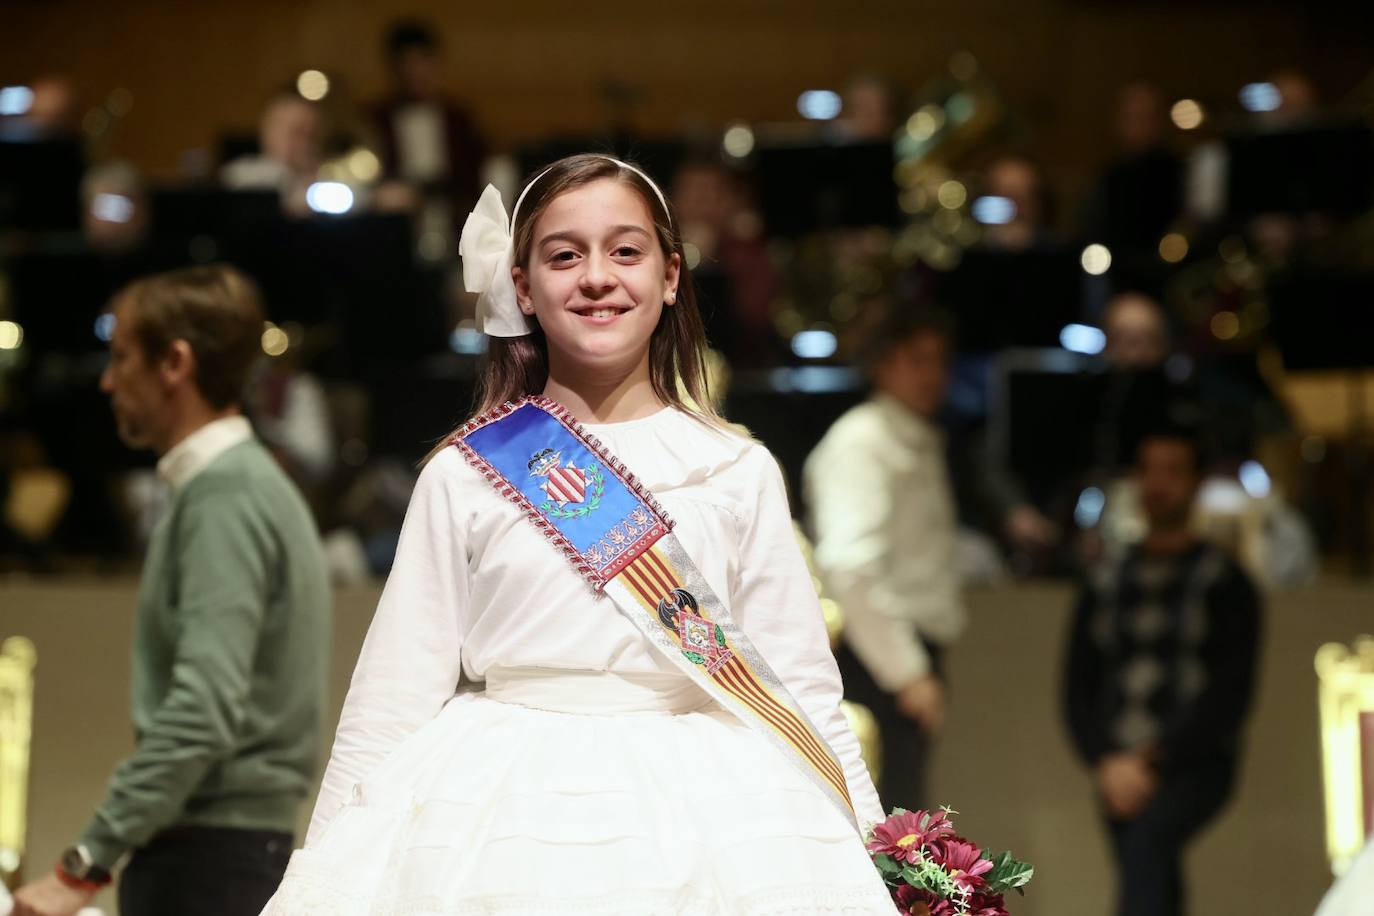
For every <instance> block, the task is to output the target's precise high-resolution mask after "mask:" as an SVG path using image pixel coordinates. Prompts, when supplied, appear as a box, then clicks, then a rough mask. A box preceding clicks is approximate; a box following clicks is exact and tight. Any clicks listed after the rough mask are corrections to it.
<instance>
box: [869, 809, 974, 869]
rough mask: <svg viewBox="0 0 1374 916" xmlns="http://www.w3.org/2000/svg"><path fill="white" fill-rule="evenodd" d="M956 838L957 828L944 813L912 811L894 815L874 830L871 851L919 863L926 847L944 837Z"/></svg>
mask: <svg viewBox="0 0 1374 916" xmlns="http://www.w3.org/2000/svg"><path fill="white" fill-rule="evenodd" d="M953 835H954V825H953V824H951V823H950V822H949V819H948V818H946V817H945V815H944V813H943V812H940V811H936V812H934V813H932V812H929V811H908V812H906V813H905V814H894V815H892V816H891V817H889V818H888V819H887V820H885V821H883V822H882V823H881V824H877V825H875V826H874V828H873V836H872V838H871V839H870V840H869V841H868V851H869V852H871V853H873V854H875V855H882V854H884V853H886V854H887V855H890V856H892V858H894V859H896V860H897V861H898V862H907V863H911V862H915V861H916V860H917V859H918V858H920V852H921V850H922V849H924V848H925V847H927V846H929V845H930V844H932V843H934V842H935V841H936V840H939V839H941V838H942V837H948V836H953Z"/></svg>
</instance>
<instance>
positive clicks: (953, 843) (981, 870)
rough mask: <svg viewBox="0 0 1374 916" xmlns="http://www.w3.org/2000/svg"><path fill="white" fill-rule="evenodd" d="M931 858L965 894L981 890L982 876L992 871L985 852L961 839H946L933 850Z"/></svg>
mask: <svg viewBox="0 0 1374 916" xmlns="http://www.w3.org/2000/svg"><path fill="white" fill-rule="evenodd" d="M931 857H932V858H933V859H934V860H935V861H936V862H938V863H939V864H940V865H943V866H944V869H945V871H947V872H949V876H950V878H952V879H953V880H954V883H955V884H957V885H959V888H960V889H961V890H963V891H964V892H965V893H970V892H972V891H976V890H978V889H979V888H981V887H982V886H983V884H984V882H983V879H982V877H981V876H982V875H984V874H986V873H987V872H989V871H991V870H992V863H991V862H989V861H988V860H987V859H985V858H983V851H982V850H981V849H979V848H978V847H977V846H974V845H973V844H972V843H970V842H969V841H968V840H965V839H962V838H960V837H945V838H944V839H941V840H940V841H939V842H937V843H936V844H935V845H934V846H933V847H932V848H931Z"/></svg>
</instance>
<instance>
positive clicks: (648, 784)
mask: <svg viewBox="0 0 1374 916" xmlns="http://www.w3.org/2000/svg"><path fill="white" fill-rule="evenodd" d="M588 430H589V432H591V433H592V434H593V435H595V436H597V437H598V438H600V439H601V440H602V442H603V443H604V444H605V445H606V447H607V448H608V449H610V451H611V452H612V454H614V455H616V456H617V457H619V458H620V460H621V461H623V462H625V464H627V465H628V466H629V467H630V469H631V470H632V471H634V472H635V473H636V474H638V475H639V476H640V478H641V480H642V481H643V482H644V484H645V485H646V486H648V487H649V489H650V490H652V491H653V493H654V494H655V496H657V497H658V499H659V500H660V502H661V503H662V504H663V507H664V509H665V510H666V511H667V512H668V514H669V515H670V516H671V517H672V518H673V519H674V521H675V522H676V524H677V527H676V534H677V536H678V538H679V539H680V540H681V541H682V543H683V545H684V546H685V547H686V549H687V551H688V552H689V553H690V555H691V556H692V557H693V558H694V559H695V560H696V563H697V566H698V568H699V569H700V570H701V572H702V573H703V574H704V576H705V578H706V580H707V581H708V582H709V583H710V585H711V587H712V588H713V589H714V590H715V592H716V594H717V595H718V596H720V598H721V599H722V600H723V601H725V602H726V603H727V604H728V605H729V607H730V609H731V612H732V613H733V614H734V616H735V620H736V621H737V622H738V624H739V625H740V627H741V628H742V629H743V630H744V631H745V633H747V634H748V635H749V637H750V639H751V640H752V641H753V642H754V644H755V645H756V646H757V647H758V649H759V651H760V652H761V653H762V654H763V656H764V657H765V658H766V659H767V660H768V661H769V662H770V663H771V665H772V666H773V668H774V670H776V671H777V673H778V674H779V676H780V677H781V678H782V680H783V681H784V682H785V684H786V685H787V687H788V689H789V690H790V691H791V692H792V694H793V696H795V697H796V698H797V700H798V701H799V702H800V703H801V705H802V707H803V708H804V709H805V710H806V712H807V715H808V716H809V717H810V718H811V720H812V722H814V723H815V724H816V726H817V728H818V729H819V730H820V732H821V734H822V735H823V736H824V738H825V739H826V740H827V741H828V742H829V744H830V746H831V747H832V748H833V749H834V751H835V753H836V755H837V756H838V758H839V760H840V762H841V763H842V764H843V766H844V770H845V775H846V778H847V780H848V783H849V790H850V794H851V795H852V797H853V799H854V802H855V806H856V808H857V810H858V816H859V820H860V822H861V823H862V824H865V825H867V824H868V823H871V822H872V821H874V820H878V819H880V818H881V817H882V811H881V808H880V806H879V803H878V798H877V795H876V793H875V792H874V790H873V784H872V782H871V781H870V780H869V777H868V774H867V772H866V770H865V769H864V765H863V762H862V760H861V759H860V757H859V748H858V742H857V741H856V740H855V738H854V735H853V733H852V732H851V731H850V730H849V727H848V725H847V724H846V723H845V720H844V718H843V716H842V714H841V712H840V710H839V705H838V704H839V701H840V694H841V686H840V677H839V673H838V671H837V669H836V667H835V662H834V660H833V658H832V657H831V655H830V650H829V646H828V641H827V638H826V633H825V628H824V625H823V622H822V619H821V613H820V609H819V606H818V603H817V600H816V594H815V590H814V587H813V585H812V582H811V577H810V575H809V573H808V571H807V568H806V565H805V563H804V562H803V560H802V557H801V554H800V552H799V551H798V548H797V545H796V541H795V539H794V535H793V531H792V523H791V519H790V516H789V513H788V510H787V497H786V494H785V492H784V489H783V484H782V478H781V475H780V474H779V472H778V468H777V465H776V464H775V462H774V460H773V458H772V456H771V455H770V454H769V453H768V452H767V451H766V450H765V449H764V448H763V447H762V446H760V445H758V444H757V443H754V442H751V441H750V440H748V439H745V438H743V437H741V436H737V435H733V434H731V433H726V432H721V431H715V430H711V429H708V428H707V427H705V426H703V425H702V424H700V423H698V422H697V421H695V420H693V419H691V418H690V417H688V416H686V415H685V414H682V413H680V412H677V411H674V410H671V409H665V410H662V411H660V412H659V413H657V414H655V415H653V416H651V417H648V418H646V419H643V420H635V421H631V422H628V423H618V424H606V425H592V426H588ZM460 673H461V680H462V683H463V686H460ZM892 912H893V905H892V903H891V900H890V898H889V896H888V894H887V892H886V890H885V889H884V887H883V884H882V882H881V880H880V879H879V878H878V876H877V873H876V871H875V870H874V868H873V866H872V864H871V863H870V862H869V859H868V856H867V854H866V853H865V851H864V848H863V844H862V842H861V841H860V838H859V835H858V833H857V832H856V831H855V829H854V828H853V827H852V826H851V825H850V824H849V822H848V821H847V820H846V819H845V818H844V816H843V815H842V814H841V813H840V812H839V810H838V809H836V808H835V807H834V805H833V803H832V802H831V801H829V800H828V799H827V798H826V797H825V796H824V795H822V794H821V792H820V791H819V790H818V789H817V788H815V787H814V786H813V785H812V783H810V782H809V781H808V780H807V778H806V777H805V776H804V775H803V774H802V773H801V772H800V771H799V770H798V768H797V767H795V766H794V765H793V764H792V763H791V762H790V761H788V760H786V759H785V758H784V757H783V756H782V755H781V754H780V753H779V752H778V751H777V750H776V749H775V748H773V747H772V746H770V745H769V744H767V743H766V742H765V741H764V740H763V739H762V738H760V737H759V736H757V735H756V734H755V733H754V732H753V731H751V730H750V729H749V728H748V727H746V726H745V725H743V724H742V723H741V722H739V721H738V720H737V719H736V718H735V717H734V716H733V715H732V714H730V713H729V712H727V711H725V710H724V709H723V708H721V707H720V706H719V705H717V704H716V703H715V701H713V700H711V699H710V698H709V697H708V696H707V695H706V694H705V693H704V692H702V691H701V689H700V688H698V687H697V686H696V684H695V683H693V682H692V681H691V680H690V679H689V678H688V677H687V676H686V675H685V674H683V673H681V672H680V671H679V670H678V669H677V668H676V667H674V666H673V665H672V664H671V663H670V662H668V661H667V660H666V659H663V658H661V657H660V656H659V655H658V654H657V653H656V650H655V649H654V648H653V647H652V646H650V645H649V644H648V643H647V641H646V640H645V639H644V638H643V637H642V636H641V635H640V634H639V632H638V631H637V630H636V629H635V627H634V625H633V624H632V623H630V622H629V621H628V620H626V619H625V618H624V617H623V616H622V615H621V613H620V611H618V610H617V609H616V607H615V605H614V604H612V602H611V600H610V599H609V598H604V597H597V596H596V595H595V594H594V593H593V592H592V590H591V589H590V588H589V587H588V585H587V584H586V582H585V581H584V580H583V579H582V578H581V577H580V576H579V575H578V574H577V573H576V572H575V571H574V570H573V569H572V567H571V566H570V565H569V564H568V562H567V561H566V560H565V559H564V558H563V556H562V555H561V554H560V553H559V552H558V551H557V550H556V549H555V548H554V547H553V546H552V545H551V544H550V543H549V542H548V541H546V540H545V539H544V537H543V536H542V535H541V534H540V533H539V532H538V531H536V529H535V528H534V526H533V525H531V524H530V522H529V521H528V519H526V518H525V517H524V516H523V514H522V513H521V511H520V510H519V509H518V508H517V507H516V506H514V505H512V504H511V503H509V502H506V501H505V500H504V499H502V498H501V497H499V496H498V495H497V493H496V492H495V491H494V490H493V489H492V486H491V484H490V483H488V482H487V481H486V480H484V479H483V478H482V477H481V476H480V475H479V474H478V473H477V472H476V471H474V470H473V469H472V468H471V467H469V466H468V464H467V463H466V461H464V459H463V457H462V455H461V454H459V452H458V450H457V449H452V448H451V449H448V450H446V451H444V452H443V453H442V454H440V455H439V456H438V457H436V458H435V459H434V460H433V461H431V462H430V464H429V465H428V466H427V467H426V468H425V469H424V471H423V472H422V473H421V475H420V480H419V482H418V484H417V485H416V488H415V493H414V496H413V497H412V499H411V504H410V509H409V511H408V513H407V516H406V521H405V526H404V529H403V531H402V534H401V541H400V547H399V550H398V552H397V555H396V562H395V566H394V567H393V569H392V572H391V576H390V578H389V579H388V580H387V584H386V589H385V591H384V593H383V595H382V599H381V602H380V604H379V606H378V608H377V613H376V616H375V617H374V619H373V621H372V627H371V629H370V631H369V632H368V635H367V640H366V642H365V643H364V645H363V649H362V653H361V656H360V657H359V659H358V666H357V669H356V671H355V673H354V675H353V682H352V686H351V687H350V689H349V692H348V698H347V700H346V701H345V703H344V709H343V715H342V717H341V719H340V721H339V728H338V733H337V735H336V737H335V741H334V749H333V754H332V756H331V758H330V761H329V766H328V769H327V770H326V771H325V776H324V783H323V786H322V787H321V790H320V796H319V800H318V802H317V804H316V807H315V813H314V817H313V819H312V821H311V824H310V830H309V834H308V835H307V837H306V844H305V848H304V849H301V850H298V851H297V852H296V853H295V854H294V855H293V857H292V859H291V865H290V867H289V869H288V870H287V874H286V878H285V880H284V881H283V882H282V885H281V887H280V888H279V889H278V891H277V894H276V896H275V897H273V899H272V901H271V902H270V903H269V904H268V906H267V908H266V910H265V911H264V914H271V916H296V914H307V913H308V914H330V916H352V914H446V916H447V914H468V913H521V914H524V913H529V914H542V913H597V914H600V913H615V914H634V916H645V914H653V913H684V914H781V913H844V914H863V913H882V914H885V916H886V914H891V913H892Z"/></svg>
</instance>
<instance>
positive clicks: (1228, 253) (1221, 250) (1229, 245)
mask: <svg viewBox="0 0 1374 916" xmlns="http://www.w3.org/2000/svg"><path fill="white" fill-rule="evenodd" d="M1217 254H1219V255H1221V259H1222V260H1223V261H1225V262H1226V263H1227V264H1239V263H1240V262H1241V261H1244V260H1245V240H1244V239H1242V238H1241V237H1240V236H1238V235H1228V236H1227V237H1226V238H1224V239H1222V240H1221V244H1219V245H1218V246H1217Z"/></svg>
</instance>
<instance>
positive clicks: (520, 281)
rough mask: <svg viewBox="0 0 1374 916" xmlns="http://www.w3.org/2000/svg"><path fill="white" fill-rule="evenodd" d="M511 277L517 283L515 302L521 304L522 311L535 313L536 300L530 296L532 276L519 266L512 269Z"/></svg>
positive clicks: (528, 313)
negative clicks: (527, 274)
mask: <svg viewBox="0 0 1374 916" xmlns="http://www.w3.org/2000/svg"><path fill="white" fill-rule="evenodd" d="M510 278H511V281H512V282H514V283H515V302H516V304H517V305H519V306H520V311H521V312H523V313H525V314H526V315H533V314H534V300H533V299H531V298H530V278H529V277H528V276H526V275H525V271H524V269H523V268H521V267H519V266H516V267H512V268H511V269H510Z"/></svg>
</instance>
